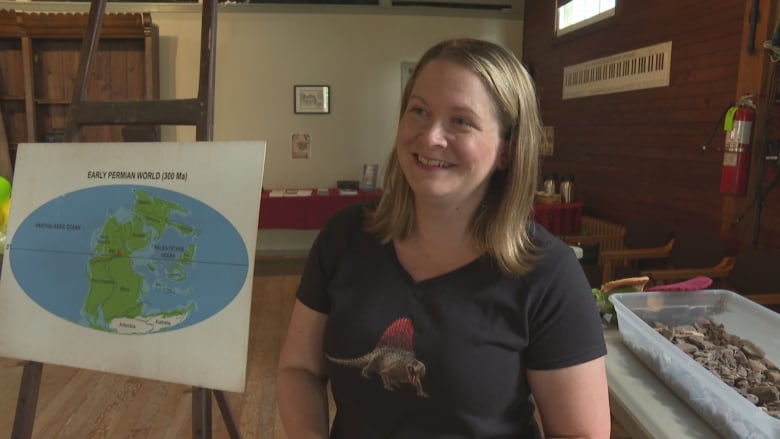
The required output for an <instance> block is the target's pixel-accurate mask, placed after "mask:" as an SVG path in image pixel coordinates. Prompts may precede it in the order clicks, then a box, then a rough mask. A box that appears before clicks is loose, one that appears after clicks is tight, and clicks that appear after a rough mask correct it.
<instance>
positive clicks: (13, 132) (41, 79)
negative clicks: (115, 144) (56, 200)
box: [0, 10, 159, 155]
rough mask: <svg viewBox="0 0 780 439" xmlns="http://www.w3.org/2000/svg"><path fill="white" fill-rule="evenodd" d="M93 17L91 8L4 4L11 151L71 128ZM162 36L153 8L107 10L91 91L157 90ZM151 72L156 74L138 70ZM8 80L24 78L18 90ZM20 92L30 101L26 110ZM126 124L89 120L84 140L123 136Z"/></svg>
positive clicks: (93, 95) (0, 43)
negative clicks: (28, 8)
mask: <svg viewBox="0 0 780 439" xmlns="http://www.w3.org/2000/svg"><path fill="white" fill-rule="evenodd" d="M86 25H87V14H79V13H72V14H62V13H25V12H16V11H7V10H0V106H2V109H3V113H4V114H3V119H4V123H5V126H6V129H7V131H8V137H9V143H10V144H11V145H10V146H11V152H12V155H13V154H14V153H15V147H16V145H17V144H18V143H20V142H29V141H46V140H47V138H48V139H49V140H51V138H52V137H53V136H51V134H52V133H53V132H58V131H60V130H62V129H63V128H64V117H65V116H64V115H65V114H66V112H67V107H68V105H69V102H70V99H71V98H72V95H73V81H74V78H75V75H76V72H77V70H78V63H79V56H80V49H81V41H82V40H81V38H82V36H83V34H84V29H85V28H86ZM156 38H158V32H157V30H156V27H155V26H153V25H152V22H151V15H150V14H149V13H127V14H113V13H111V14H106V18H105V20H104V21H103V27H102V31H101V42H100V48H99V50H98V51H97V53H96V56H95V57H94V58H95V60H94V61H95V63H96V65H95V66H93V72H92V73H93V74H92V76H91V77H90V78H89V82H88V98H89V99H99V100H112V99H128V98H129V97H131V96H133V97H136V98H141V97H144V96H145V95H144V94H145V93H146V94H151V93H152V92H155V93H156V92H157V90H159V84H158V83H157V81H158V74H157V71H156V69H157V68H158V61H157V60H156V59H155V58H156V56H157V50H156V47H157V41H156ZM148 48H154V52H153V53H151V52H149V51H148V50H147V49H148ZM135 52H138V53H135ZM144 75H150V76H149V77H148V79H147V78H146V77H142V78H140V79H139V78H137V77H138V76H144ZM5 77H8V78H10V81H5ZM130 77H132V81H130V80H128V79H129V78H130ZM15 78H21V82H19V79H15ZM17 83H20V84H21V85H18V84H17ZM7 84H17V85H15V86H14V87H15V88H19V90H18V91H14V94H15V96H16V95H18V96H16V97H15V96H9V95H8V94H7V91H6V90H7V89H8V87H10V86H9V85H7ZM131 89H132V90H133V91H131ZM21 99H23V100H21ZM17 100H18V101H19V102H22V103H23V108H22V109H21V110H20V108H19V107H20V104H19V103H16V102H14V101H17ZM60 107H61V108H60ZM19 115H21V116H22V117H21V118H19V117H18V116H19ZM20 121H21V123H20ZM121 131H122V127H121V126H114V125H108V126H89V127H85V128H84V130H82V133H81V134H82V135H81V140H82V141H121V140H122V134H121Z"/></svg>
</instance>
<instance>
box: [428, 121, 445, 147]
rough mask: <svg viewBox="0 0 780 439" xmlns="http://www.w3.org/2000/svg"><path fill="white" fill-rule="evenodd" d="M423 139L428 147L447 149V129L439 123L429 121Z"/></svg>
mask: <svg viewBox="0 0 780 439" xmlns="http://www.w3.org/2000/svg"><path fill="white" fill-rule="evenodd" d="M425 139H426V141H427V143H428V146H438V147H441V148H446V147H447V129H446V127H445V125H444V124H443V123H442V122H440V121H435V120H434V121H431V123H429V124H428V126H426V127H425Z"/></svg>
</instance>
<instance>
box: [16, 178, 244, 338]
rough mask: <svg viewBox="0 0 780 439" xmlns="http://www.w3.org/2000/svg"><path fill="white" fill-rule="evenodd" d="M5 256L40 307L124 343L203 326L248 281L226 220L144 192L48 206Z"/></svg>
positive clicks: (122, 190)
mask: <svg viewBox="0 0 780 439" xmlns="http://www.w3.org/2000/svg"><path fill="white" fill-rule="evenodd" d="M7 255H8V257H10V266H11V270H12V271H13V275H14V277H16V280H17V282H18V283H19V285H20V287H21V288H22V290H24V292H25V294H27V295H28V296H29V297H30V298H31V299H32V300H33V301H35V302H36V303H37V304H38V305H40V306H41V307H43V308H44V309H46V310H47V311H49V312H50V313H52V314H54V315H56V316H58V317H61V318H63V319H66V320H68V321H71V322H73V323H74V324H78V325H82V326H85V327H88V328H92V329H95V330H100V331H106V332H111V333H117V334H139V335H140V334H152V333H157V332H161V331H170V330H175V329H181V328H185V327H187V326H191V325H194V324H196V323H198V322H202V321H204V320H206V319H208V318H210V317H212V316H214V315H215V314H217V313H219V312H220V311H221V310H222V309H224V308H225V307H226V306H227V305H228V304H229V303H230V302H231V301H232V300H233V299H234V298H235V297H236V296H237V294H238V293H239V292H240V290H241V288H242V286H243V285H244V282H245V280H246V277H247V274H248V272H249V267H248V253H247V249H246V245H245V243H244V240H243V239H242V237H241V235H240V234H239V233H238V231H237V230H236V228H235V227H234V226H233V225H232V224H231V223H230V222H229V221H228V220H227V219H226V218H225V217H224V216H223V215H222V214H220V213H219V212H217V211H216V210H214V209H213V208H211V207H209V206H208V205H206V204H205V203H203V202H201V201H199V200H197V199H194V198H191V197H189V196H187V195H184V194H181V193H178V192H175V191H171V190H168V189H161V188H156V187H151V186H138V185H106V186H97V187H91V188H87V189H82V190H78V191H74V192H70V193H67V194H65V195H62V196H60V197H57V198H55V199H53V200H50V201H49V202H47V203H45V204H43V205H42V206H40V207H38V208H37V209H36V210H34V211H33V212H32V213H31V214H30V215H29V216H27V217H26V218H24V219H23V220H22V222H21V224H20V225H19V227H18V228H17V230H16V232H15V234H14V237H13V242H11V243H10V252H8V253H7ZM41 267H46V270H45V274H43V270H41Z"/></svg>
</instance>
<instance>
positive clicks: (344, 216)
mask: <svg viewBox="0 0 780 439" xmlns="http://www.w3.org/2000/svg"><path fill="white" fill-rule="evenodd" d="M375 208H376V200H370V201H363V202H356V203H354V204H351V205H349V206H347V207H344V208H342V209H341V210H338V211H337V212H336V213H334V214H333V215H331V216H330V218H328V220H327V221H326V222H325V226H324V227H323V228H322V231H321V234H324V235H331V236H332V235H337V236H341V237H344V236H349V235H352V234H354V233H363V230H364V227H363V225H364V223H365V218H366V213H367V212H369V211H371V210H373V209H375Z"/></svg>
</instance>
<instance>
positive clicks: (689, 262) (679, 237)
mask: <svg viewBox="0 0 780 439" xmlns="http://www.w3.org/2000/svg"><path fill="white" fill-rule="evenodd" d="M664 263H665V265H666V267H663V268H658V269H650V270H642V271H641V274H642V275H645V276H648V277H649V278H650V283H651V285H663V284H668V283H673V282H679V281H684V280H687V279H691V278H694V277H697V276H705V277H709V278H710V279H712V280H713V281H715V282H716V285H717V284H719V283H723V282H724V281H725V279H726V278H727V277H728V276H729V274H730V273H731V270H732V269H733V267H734V263H735V258H734V257H733V256H728V255H727V254H726V246H725V244H724V243H723V242H722V241H721V240H720V239H719V238H717V237H714V236H711V235H707V234H703V233H696V232H685V233H677V234H676V236H675V239H674V243H673V245H672V248H671V250H670V251H669V256H668V257H667V258H666V259H665V260H664Z"/></svg>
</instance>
